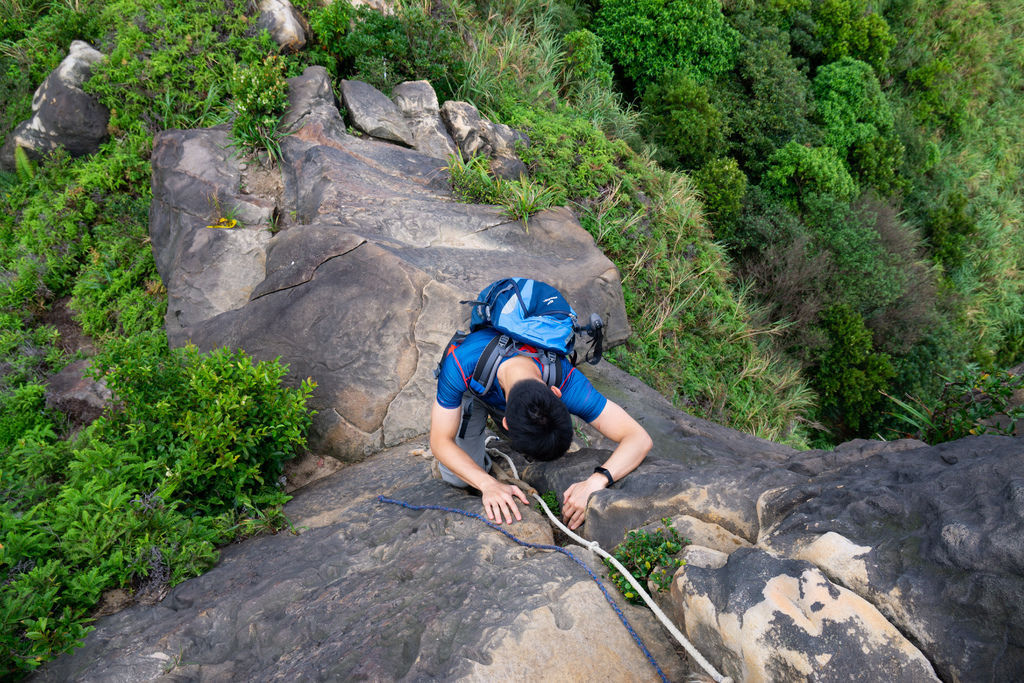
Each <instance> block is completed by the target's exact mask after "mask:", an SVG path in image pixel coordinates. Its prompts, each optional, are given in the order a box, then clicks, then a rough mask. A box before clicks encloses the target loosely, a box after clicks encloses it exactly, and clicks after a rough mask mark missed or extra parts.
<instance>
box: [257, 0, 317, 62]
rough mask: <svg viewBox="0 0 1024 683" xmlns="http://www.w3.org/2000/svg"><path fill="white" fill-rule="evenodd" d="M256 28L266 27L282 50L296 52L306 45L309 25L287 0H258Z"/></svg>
mask: <svg viewBox="0 0 1024 683" xmlns="http://www.w3.org/2000/svg"><path fill="white" fill-rule="evenodd" d="M259 10H260V16H259V19H258V20H257V21H256V28H258V29H261V30H262V29H266V30H267V31H269V32H270V36H271V37H272V38H273V39H274V42H275V43H277V44H278V45H280V46H281V50H282V51H284V52H298V51H299V50H301V49H302V48H304V47H305V46H306V35H307V34H308V33H309V25H308V24H307V23H306V20H305V19H304V18H303V17H302V15H301V14H299V13H298V11H297V10H296V9H295V8H294V7H293V6H292V3H290V2H288V0H260V4H259Z"/></svg>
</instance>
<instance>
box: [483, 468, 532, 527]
mask: <svg viewBox="0 0 1024 683" xmlns="http://www.w3.org/2000/svg"><path fill="white" fill-rule="evenodd" d="M491 481H492V483H490V484H487V485H486V486H484V488H482V489H481V490H480V494H481V496H482V498H483V504H484V514H486V515H487V519H489V520H491V521H492V522H494V523H495V524H501V519H502V516H504V518H505V522H506V523H507V524H511V523H512V518H513V517H515V518H516V521H521V520H522V519H523V516H522V515H520V514H519V508H518V507H516V502H515V499H516V498H518V499H519V500H521V501H523V504H524V505H529V504H530V501H528V500H527V499H526V494H525V493H523V492H522V490H521V489H520V488H519V487H518V486H515V485H513V484H502V483H501V482H500V481H498V480H497V479H492V480H491Z"/></svg>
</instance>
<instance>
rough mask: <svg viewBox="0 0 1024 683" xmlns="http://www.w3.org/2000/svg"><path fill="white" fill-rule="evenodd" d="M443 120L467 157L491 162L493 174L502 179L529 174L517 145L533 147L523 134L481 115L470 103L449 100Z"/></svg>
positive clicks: (443, 107) (444, 106)
mask: <svg viewBox="0 0 1024 683" xmlns="http://www.w3.org/2000/svg"><path fill="white" fill-rule="evenodd" d="M441 118H442V120H443V121H444V123H445V126H446V127H447V129H448V132H449V134H451V137H452V139H453V140H454V141H455V144H456V145H457V146H458V148H459V149H460V150H461V151H462V155H463V157H465V158H467V159H468V158H470V157H474V156H478V155H483V156H487V157H489V158H490V159H491V171H493V172H494V173H495V174H496V175H499V176H501V177H502V178H508V179H516V178H518V177H519V176H520V175H522V174H523V173H525V172H526V166H525V165H524V164H523V163H522V161H520V160H519V157H518V155H517V152H516V144H517V143H523V144H529V139H528V138H527V137H526V136H525V135H524V134H522V133H520V132H517V131H515V130H513V129H512V128H510V127H508V126H506V125H504V124H499V123H492V122H490V121H487V120H486V119H484V118H482V117H481V116H480V112H479V111H477V108H476V107H474V106H473V105H471V104H469V103H468V102H457V101H454V100H449V101H447V102H445V103H444V104H443V105H442V106H441Z"/></svg>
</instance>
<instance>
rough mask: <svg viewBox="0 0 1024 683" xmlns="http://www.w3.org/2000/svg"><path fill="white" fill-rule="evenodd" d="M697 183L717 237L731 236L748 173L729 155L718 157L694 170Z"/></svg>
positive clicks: (741, 202) (728, 237)
mask: <svg viewBox="0 0 1024 683" xmlns="http://www.w3.org/2000/svg"><path fill="white" fill-rule="evenodd" d="M694 179H695V180H696V182H697V187H698V188H699V189H700V192H701V195H703V197H704V207H705V209H706V210H707V212H708V215H709V216H710V217H711V221H712V223H713V225H714V226H715V235H716V237H718V238H719V239H726V240H728V239H730V238H731V236H732V227H733V226H734V225H735V223H736V221H737V220H738V219H739V217H740V213H741V211H742V210H743V196H744V195H745V194H746V192H747V176H746V174H745V173H744V172H743V171H741V170H740V167H739V164H738V163H737V162H736V160H735V159H732V158H728V157H726V158H719V159H713V160H712V161H710V162H708V163H707V164H705V166H704V167H703V168H702V169H700V171H698V172H697V174H696V176H695V178H694Z"/></svg>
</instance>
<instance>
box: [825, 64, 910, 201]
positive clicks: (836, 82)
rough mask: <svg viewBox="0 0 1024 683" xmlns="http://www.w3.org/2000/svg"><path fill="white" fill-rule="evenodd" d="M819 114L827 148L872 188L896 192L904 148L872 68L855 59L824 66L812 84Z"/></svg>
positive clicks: (884, 191) (885, 191)
mask: <svg viewBox="0 0 1024 683" xmlns="http://www.w3.org/2000/svg"><path fill="white" fill-rule="evenodd" d="M814 93H815V96H816V98H817V100H816V112H817V115H818V117H819V118H820V119H821V120H822V122H823V123H824V124H825V144H827V145H829V146H830V147H832V148H833V149H835V150H836V151H837V152H839V154H840V156H843V157H845V158H846V159H847V162H848V163H849V165H850V167H851V168H852V169H853V170H854V171H855V172H856V173H857V174H858V175H859V176H860V177H862V178H863V179H864V180H865V181H866V182H867V183H868V184H870V185H873V186H874V187H875V188H877V189H878V190H879V191H881V192H883V193H888V192H891V191H892V190H894V189H895V187H896V171H897V169H898V168H899V166H900V165H901V163H902V161H903V146H902V145H901V144H900V142H899V140H898V139H897V138H896V135H895V131H894V125H893V113H892V109H891V108H890V106H889V102H888V100H887V99H886V97H885V95H884V94H882V86H881V85H880V84H879V82H878V78H877V77H876V76H875V72H874V70H873V69H872V68H871V66H870V65H868V64H866V63H864V62H861V61H857V60H855V59H853V58H851V57H844V58H842V59H840V60H839V61H837V62H833V63H831V64H828V65H826V66H823V67H822V68H821V69H819V70H818V75H817V76H815V78H814Z"/></svg>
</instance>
